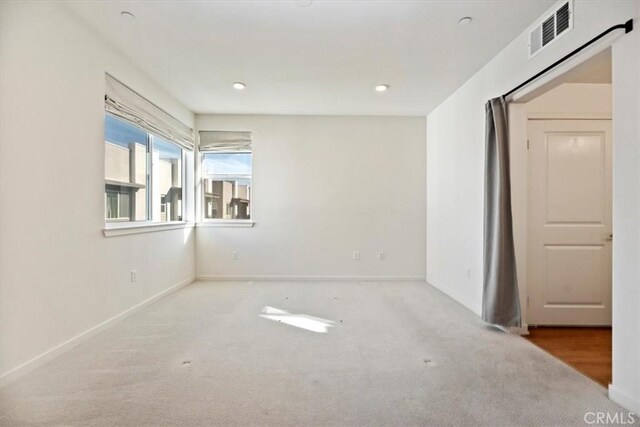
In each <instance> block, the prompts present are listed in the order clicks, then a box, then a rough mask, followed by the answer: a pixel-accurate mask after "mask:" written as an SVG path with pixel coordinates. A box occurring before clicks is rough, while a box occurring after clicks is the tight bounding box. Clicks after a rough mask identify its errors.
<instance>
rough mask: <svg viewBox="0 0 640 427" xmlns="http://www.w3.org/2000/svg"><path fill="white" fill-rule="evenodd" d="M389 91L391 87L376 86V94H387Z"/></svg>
mask: <svg viewBox="0 0 640 427" xmlns="http://www.w3.org/2000/svg"><path fill="white" fill-rule="evenodd" d="M388 89H389V85H378V86H376V92H386V91H387V90H388Z"/></svg>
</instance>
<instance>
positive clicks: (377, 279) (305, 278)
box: [196, 275, 425, 282]
mask: <svg viewBox="0 0 640 427" xmlns="http://www.w3.org/2000/svg"><path fill="white" fill-rule="evenodd" d="M196 280H200V281H213V282H259V281H264V282H274V281H275V282H424V281H425V280H424V277H418V276H216V275H198V276H196Z"/></svg>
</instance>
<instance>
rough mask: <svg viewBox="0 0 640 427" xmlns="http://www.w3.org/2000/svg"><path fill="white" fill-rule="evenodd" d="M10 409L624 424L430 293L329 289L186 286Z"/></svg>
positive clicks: (61, 415)
mask: <svg viewBox="0 0 640 427" xmlns="http://www.w3.org/2000/svg"><path fill="white" fill-rule="evenodd" d="M325 319H326V320H325ZM0 405H1V412H0V425H3V426H13V425H34V424H38V425H83V426H84V425H120V426H145V425H146V426H169V425H224V426H231V425H265V426H284V425H295V426H299V425H317V426H330V425H345V426H355V425H389V426H407V425H433V426H445V425H464V426H472V425H487V426H506V425H563V426H565V425H585V422H584V416H585V414H586V413H589V412H608V413H610V414H611V415H614V414H619V413H621V412H624V411H623V409H622V408H620V407H619V406H617V405H616V404H614V403H613V402H611V401H610V400H608V399H607V398H606V390H605V389H604V388H603V387H601V386H600V385H598V384H597V383H595V382H593V381H591V380H590V379H588V378H586V377H584V376H583V375H581V374H580V373H578V372H577V371H574V370H573V369H571V368H570V367H568V366H566V365H564V364H563V363H562V362H560V361H558V360H556V359H554V358H553V357H552V356H550V355H548V354H546V353H545V352H544V351H542V350H540V349H538V348H537V347H535V346H534V345H532V344H530V343H529V342H527V341H526V340H524V339H522V338H520V337H518V336H513V335H505V334H504V333H502V332H499V331H497V330H495V329H492V328H489V327H487V326H485V325H484V324H483V323H482V322H481V321H480V319H479V318H478V317H477V316H475V315H474V314H472V313H471V312H469V311H467V310H466V309H465V308H463V307H462V306H460V305H458V304H457V303H455V302H454V301H452V300H450V299H449V298H447V297H446V296H444V295H443V294H441V293H440V292H438V291H437V290H435V289H433V288H431V287H430V286H428V285H426V284H424V283H335V282H333V283H279V282H260V283H204V282H203V283H195V284H192V285H190V286H188V287H186V288H184V289H182V290H181V291H179V292H177V293H174V294H172V295H170V296H168V297H166V298H164V299H162V300H160V301H159V302H157V303H156V304H154V305H152V306H150V307H147V308H146V309H143V310H142V311H139V312H137V313H135V314H134V315H132V316H130V317H128V318H127V319H125V320H124V321H122V322H120V323H118V324H116V325H115V326H114V327H112V328H110V329H109V330H107V331H105V332H103V333H102V334H99V335H97V336H96V337H94V338H92V339H91V340H89V341H87V342H85V343H83V344H82V345H80V346H78V347H77V348H75V349H74V350H72V351H70V352H69V353H67V354H65V355H63V356H61V357H60V358H58V359H56V360H54V361H52V362H51V363H49V364H48V365H46V366H44V367H42V368H40V369H38V370H35V371H34V372H32V373H30V374H28V375H26V376H25V377H23V378H21V379H20V380H18V381H17V382H14V383H12V384H9V385H7V386H5V387H4V388H3V389H2V390H1V392H0ZM624 413H625V414H626V412H624Z"/></svg>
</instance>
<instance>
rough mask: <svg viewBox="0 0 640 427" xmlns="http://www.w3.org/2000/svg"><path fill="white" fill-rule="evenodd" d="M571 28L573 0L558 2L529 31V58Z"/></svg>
mask: <svg viewBox="0 0 640 427" xmlns="http://www.w3.org/2000/svg"><path fill="white" fill-rule="evenodd" d="M572 28H573V0H569V1H566V2H563V3H560V4H559V5H558V6H556V7H554V9H553V10H551V11H550V12H548V13H546V14H544V15H543V19H541V20H540V21H539V22H538V23H537V24H536V25H535V26H534V28H533V30H531V32H530V33H529V58H531V57H533V56H535V55H537V54H538V53H540V51H542V50H543V49H544V48H546V47H547V46H549V45H550V44H551V43H553V42H554V41H556V40H558V39H559V38H560V37H561V36H564V35H565V34H567V33H568V32H569V31H571V29H572Z"/></svg>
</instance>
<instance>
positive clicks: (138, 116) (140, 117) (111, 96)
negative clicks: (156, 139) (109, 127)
mask: <svg viewBox="0 0 640 427" xmlns="http://www.w3.org/2000/svg"><path fill="white" fill-rule="evenodd" d="M104 106H105V110H106V111H107V112H108V113H110V114H113V115H114V116H117V117H120V118H122V119H124V120H127V121H129V122H131V123H133V124H135V125H137V126H140V127H141V128H143V129H144V130H146V131H148V132H149V133H152V134H155V135H158V136H160V137H162V138H165V139H168V140H170V141H173V142H175V143H176V144H178V145H179V146H181V147H182V148H184V149H187V150H193V147H194V132H193V129H191V128H190V127H189V126H187V125H185V124H184V123H182V122H181V121H179V120H178V119H176V118H175V117H173V116H172V115H170V114H169V113H167V112H166V111H164V110H162V109H161V108H160V107H158V106H156V105H155V104H153V103H152V102H151V101H149V100H148V99H146V98H145V97H143V96H142V95H140V94H139V93H137V92H136V91H134V90H133V89H131V88H130V87H128V86H126V85H125V84H123V83H122V82H120V81H118V80H116V79H115V78H114V77H112V76H110V75H109V74H107V75H105V94H104Z"/></svg>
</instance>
